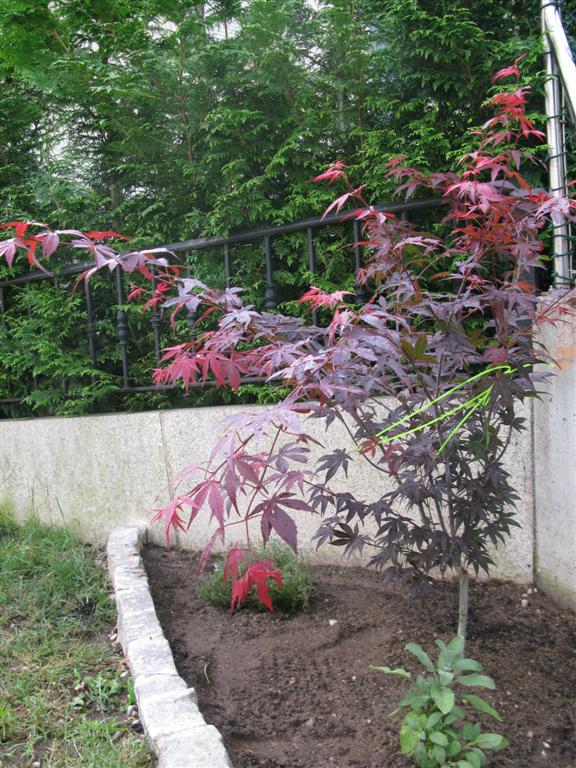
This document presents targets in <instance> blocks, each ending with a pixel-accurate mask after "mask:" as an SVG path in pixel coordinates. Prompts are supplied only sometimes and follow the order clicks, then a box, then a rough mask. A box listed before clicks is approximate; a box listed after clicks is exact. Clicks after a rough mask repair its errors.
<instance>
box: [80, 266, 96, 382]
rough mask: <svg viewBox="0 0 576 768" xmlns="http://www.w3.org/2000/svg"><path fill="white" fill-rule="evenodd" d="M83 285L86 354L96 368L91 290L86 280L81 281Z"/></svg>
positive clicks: (94, 327)
mask: <svg viewBox="0 0 576 768" xmlns="http://www.w3.org/2000/svg"><path fill="white" fill-rule="evenodd" d="M82 282H83V283H84V299H85V301H86V315H87V323H86V336H87V338H88V352H89V354H90V360H92V365H93V366H94V367H95V368H96V360H97V353H96V333H97V331H96V325H95V323H94V312H93V309H92V288H91V287H90V282H89V281H88V280H83V281H82Z"/></svg>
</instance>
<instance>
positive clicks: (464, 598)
mask: <svg viewBox="0 0 576 768" xmlns="http://www.w3.org/2000/svg"><path fill="white" fill-rule="evenodd" d="M468 583H469V582H468V573H467V571H465V570H464V568H462V569H461V571H460V578H459V580H458V587H459V600H458V637H461V638H462V640H464V642H466V628H467V625H468Z"/></svg>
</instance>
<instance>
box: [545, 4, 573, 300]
mask: <svg viewBox="0 0 576 768" xmlns="http://www.w3.org/2000/svg"><path fill="white" fill-rule="evenodd" d="M541 19H542V36H543V40H544V56H545V63H546V73H547V75H548V77H547V79H546V84H545V99H546V115H547V122H546V132H547V139H548V147H549V150H550V152H549V161H548V162H549V175H550V191H551V193H552V194H553V195H555V196H557V197H561V196H564V195H566V192H567V165H566V129H565V122H564V114H563V112H564V103H566V106H567V108H568V112H569V114H570V116H571V118H572V121H573V122H576V65H575V64H574V59H573V58H572V53H571V50H570V45H569V43H568V38H567V36H566V32H565V30H564V27H563V24H562V19H561V17H560V11H559V8H558V3H557V2H555V0H542V4H541ZM552 223H553V230H552V249H553V253H554V284H555V286H557V287H562V286H566V285H570V284H571V280H572V269H571V248H570V242H571V237H570V228H569V225H568V222H567V221H566V219H564V218H563V217H562V216H560V215H559V214H557V213H554V214H553V215H552Z"/></svg>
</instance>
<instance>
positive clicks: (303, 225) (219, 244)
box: [0, 198, 446, 287]
mask: <svg viewBox="0 0 576 768" xmlns="http://www.w3.org/2000/svg"><path fill="white" fill-rule="evenodd" d="M443 205H446V202H445V201H444V200H442V198H425V199H421V200H408V201H404V202H401V203H385V204H383V205H377V206H374V207H375V209H376V210H377V211H383V212H388V213H399V214H403V213H412V212H414V211H425V210H429V209H430V208H438V207H440V206H443ZM346 215H347V212H343V213H337V214H332V215H329V216H324V217H322V216H313V217H311V218H309V219H300V220H299V221H293V222H290V223H288V224H279V225H278V226H275V227H267V228H266V229H253V230H249V231H246V232H236V233H235V234H233V235H229V236H227V237H199V238H194V239H192V240H182V241H179V242H177V243H167V244H164V245H161V246H155V247H156V248H165V249H166V250H167V251H173V252H174V253H182V252H184V253H186V252H190V251H207V250H210V249H212V248H223V247H224V248H225V247H226V246H230V245H235V244H238V243H250V242H252V243H253V242H258V241H259V240H265V239H266V238H270V239H272V238H274V237H280V236H281V235H287V234H289V233H291V232H302V231H306V230H316V229H320V228H322V227H327V226H329V225H331V224H341V223H342V220H343V218H344V217H345V216H346ZM143 250H146V249H143ZM93 266H94V262H93V261H83V262H76V263H74V264H70V265H69V266H67V267H63V268H62V269H59V270H58V272H57V273H55V272H51V271H50V270H45V271H41V270H39V271H37V272H29V273H28V274H26V275H20V276H19V277H12V278H10V279H8V280H0V287H3V286H7V285H22V284H24V283H31V282H36V281H38V280H46V279H48V278H54V277H61V276H66V275H76V274H79V273H80V272H84V271H85V270H87V269H90V268H91V267H93Z"/></svg>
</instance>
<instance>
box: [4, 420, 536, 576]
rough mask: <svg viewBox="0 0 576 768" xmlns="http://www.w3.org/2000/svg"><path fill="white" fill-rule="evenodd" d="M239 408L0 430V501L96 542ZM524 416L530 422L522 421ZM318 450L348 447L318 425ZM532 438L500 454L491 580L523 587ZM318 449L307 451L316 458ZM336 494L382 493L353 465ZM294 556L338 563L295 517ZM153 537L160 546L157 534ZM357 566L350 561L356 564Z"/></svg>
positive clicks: (529, 554)
mask: <svg viewBox="0 0 576 768" xmlns="http://www.w3.org/2000/svg"><path fill="white" fill-rule="evenodd" d="M244 409H245V407H244V406H232V407H218V408H197V409H180V410H173V411H154V412H147V413H138V414H114V415H103V416H85V417H78V418H50V419H31V420H19V421H4V422H0V442H1V447H0V460H1V476H0V483H1V485H0V497H2V498H4V499H6V500H7V501H9V502H10V503H11V504H12V505H13V507H14V509H15V511H16V514H17V515H19V516H25V515H28V514H30V512H31V511H33V512H34V513H35V514H37V515H38V516H39V517H40V518H41V519H42V520H45V521H50V522H53V523H59V522H61V521H70V520H76V521H77V524H78V526H79V528H80V531H81V534H82V536H84V537H85V538H86V539H88V540H93V541H99V542H102V543H103V542H105V540H106V538H107V536H108V534H109V533H110V531H111V530H112V529H113V528H115V527H116V526H117V525H118V524H120V523H128V522H135V521H142V520H149V519H150V517H151V515H152V510H153V509H154V508H155V507H157V506H158V505H161V504H163V503H164V502H165V501H166V500H167V499H168V498H169V497H170V496H171V495H173V493H174V491H175V490H176V488H175V485H174V480H173V478H174V477H175V475H176V474H177V473H178V472H179V471H181V470H182V469H183V468H184V467H185V466H186V465H187V464H190V463H201V462H203V461H205V460H206V459H207V458H208V455H209V453H210V450H211V448H212V446H213V444H214V441H215V439H216V436H217V435H218V434H219V431H220V427H219V423H220V422H221V420H222V418H223V417H225V416H229V415H231V414H235V413H238V411H242V410H244ZM523 415H525V416H526V417H527V418H528V419H531V412H530V410H529V409H526V411H525V413H524V414H523ZM309 431H310V432H311V433H312V434H313V436H314V437H315V438H317V439H318V440H319V441H320V442H322V443H323V444H324V445H325V446H326V448H328V449H331V448H333V447H334V446H342V447H346V446H350V441H349V438H348V435H347V433H346V430H345V429H344V427H343V426H342V425H340V424H334V425H332V426H331V427H330V429H329V431H328V432H325V431H324V428H323V426H322V425H321V424H320V423H319V422H314V423H313V428H312V429H311V430H309ZM531 436H532V431H531V430H528V431H527V432H525V433H523V434H522V435H520V436H519V437H518V438H517V439H516V441H515V443H514V444H513V445H512V446H511V447H510V450H509V452H508V454H507V462H508V469H509V471H510V472H511V474H512V477H513V481H514V484H515V486H516V487H517V489H518V491H519V493H520V496H521V500H520V502H519V504H518V511H517V517H518V521H519V523H520V525H521V528H519V529H515V531H514V534H513V536H512V539H511V540H510V541H509V543H508V545H507V546H506V548H502V549H501V550H499V551H497V552H496V554H495V560H496V562H497V569H496V570H495V571H494V575H496V576H499V577H502V578H510V579H514V580H517V581H521V582H530V581H531V580H532V576H533V571H532V564H533V549H534V540H533V518H534V499H533V488H534V479H533V473H532V452H533V451H532V437H531ZM326 448H324V449H323V448H317V449H315V453H316V455H318V456H320V455H322V454H323V453H324V452H326ZM341 482H342V485H341V489H342V490H344V489H347V490H350V491H352V492H353V493H354V494H356V495H357V496H359V497H360V498H363V499H366V500H370V499H375V498H377V497H378V496H379V495H380V494H381V493H382V491H383V490H384V489H385V478H384V480H383V475H382V474H381V473H380V472H378V471H376V470H373V469H371V468H370V467H369V466H368V465H367V463H366V462H365V461H364V460H363V459H362V458H361V457H358V459H357V461H356V462H355V466H352V467H351V469H350V471H349V477H348V481H345V480H344V479H343V480H342V481H341ZM297 522H298V528H299V536H300V546H301V551H302V552H303V553H304V555H305V556H306V557H307V559H309V560H312V561H315V562H329V561H335V560H340V557H341V553H340V550H339V549H338V548H336V547H330V546H324V547H322V548H320V550H318V551H316V547H315V544H313V543H312V542H311V537H312V535H313V533H314V532H315V531H316V529H317V528H318V526H319V518H318V517H316V516H312V515H309V514H308V513H306V514H303V513H300V517H299V519H298V521H297ZM208 531H209V521H208V520H207V519H206V517H204V518H202V519H197V520H196V521H195V522H194V524H193V526H192V528H191V530H190V533H189V534H188V535H186V536H180V541H179V544H180V545H181V546H185V547H191V548H201V547H202V546H203V545H204V544H205V543H206V541H207V539H208V535H209V533H208ZM156 538H157V540H158V541H162V540H163V532H162V531H161V529H160V528H157V532H156ZM357 563H358V560H355V561H354V564H357Z"/></svg>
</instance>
